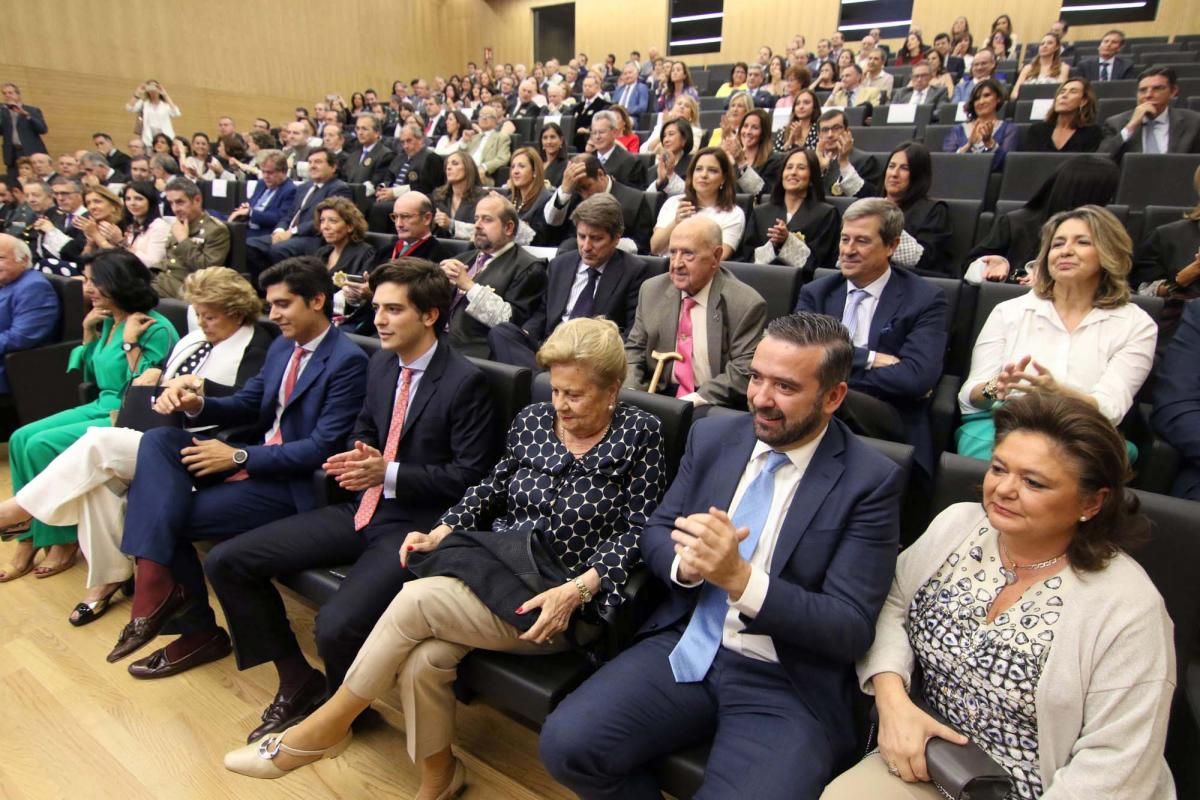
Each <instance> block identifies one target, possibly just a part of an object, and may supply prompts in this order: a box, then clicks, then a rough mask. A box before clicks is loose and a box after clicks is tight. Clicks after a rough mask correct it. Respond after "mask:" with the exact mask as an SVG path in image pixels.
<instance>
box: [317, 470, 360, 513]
mask: <svg viewBox="0 0 1200 800" xmlns="http://www.w3.org/2000/svg"><path fill="white" fill-rule="evenodd" d="M312 489H313V497H314V498H316V501H317V508H322V507H324V506H333V505H337V504H338V503H345V502H348V501H350V500H353V499H354V493H353V492H350V491H347V490H345V489H343V488H342V487H341V486H339V485H338V482H337V481H336V480H334V479H333V477H332V476H330V475H329V473H327V472H326V471H325V470H323V469H318V470H315V471H314V472H313V475H312Z"/></svg>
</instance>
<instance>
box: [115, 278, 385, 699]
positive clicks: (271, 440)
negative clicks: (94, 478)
mask: <svg viewBox="0 0 1200 800" xmlns="http://www.w3.org/2000/svg"><path fill="white" fill-rule="evenodd" d="M259 284H260V286H261V287H262V288H263V289H264V290H265V291H266V294H267V303H268V304H269V305H270V308H271V320H272V321H273V322H274V323H275V324H276V325H278V326H279V330H280V333H281V334H282V335H281V336H279V338H277V339H276V340H275V341H274V342H273V343H272V344H271V349H270V350H269V351H268V352H267V359H266V363H265V364H264V365H263V368H262V371H261V372H259V373H258V375H256V376H255V377H253V378H251V379H250V381H249V382H248V383H247V384H246V385H245V386H244V387H242V389H241V390H239V391H238V392H237V393H236V394H234V395H232V396H230V397H209V398H204V397H201V396H198V395H197V394H195V393H194V392H193V390H192V389H189V388H185V387H182V386H179V387H173V388H169V389H167V390H166V391H165V392H163V394H162V395H161V396H160V397H159V399H158V401H157V405H156V409H157V410H159V411H160V412H162V413H170V412H175V411H183V412H184V413H185V414H187V415H188V416H189V417H190V418H191V419H192V420H193V422H194V424H195V425H206V424H211V425H219V426H221V427H224V428H227V429H229V428H234V427H237V428H238V432H237V434H236V435H237V438H238V441H241V442H246V444H244V445H241V444H227V443H226V442H223V441H221V440H220V439H215V438H201V437H194V436H193V435H192V434H190V433H188V432H187V431H184V430H181V429H179V428H156V429H154V430H151V431H149V432H148V433H146V435H145V436H143V437H142V442H141V445H140V446H139V448H138V460H137V466H138V470H139V472H140V474H139V475H137V477H135V478H134V480H133V482H132V483H131V484H130V487H129V495H128V506H127V510H126V515H125V532H124V540H123V542H122V544H121V548H122V550H123V551H124V552H125V554H126V555H129V556H132V557H133V558H135V559H136V560H137V590H136V592H135V593H134V597H133V611H132V620H131V621H130V622H129V624H128V625H126V626H125V628H124V630H122V631H121V636H120V638H119V639H118V640H117V644H116V646H115V647H114V648H113V650H112V652H111V653H109V655H108V660H109V661H117V660H119V659H121V658H124V657H125V656H127V655H129V654H130V653H132V652H134V651H135V650H137V649H139V648H141V647H142V646H143V645H145V644H147V643H148V642H149V641H150V640H151V639H153V638H154V637H155V636H157V635H158V634H159V632H160V631H161V630H162V628H163V626H164V625H166V624H167V623H168V622H173V627H174V629H175V632H177V633H181V634H183V635H182V636H181V637H180V638H179V639H178V640H176V641H174V642H172V643H171V644H170V645H168V646H167V647H165V648H162V649H160V650H157V651H155V652H154V653H152V654H151V655H149V656H147V657H146V658H143V659H141V660H139V661H135V662H134V663H133V664H131V665H130V667H129V671H130V673H131V674H132V675H133V676H134V677H135V678H158V677H164V676H167V675H174V674H175V673H178V672H182V671H184V670H186V669H190V668H191V667H194V666H197V665H199V664H203V663H206V662H208V661H214V660H216V659H218V658H222V657H224V656H226V655H228V654H229V650H230V645H229V636H228V635H227V634H226V633H225V631H223V630H222V629H221V628H219V627H217V623H216V618H215V617H214V616H213V612H212V609H211V608H210V607H209V605H208V601H207V590H206V588H205V585H204V573H203V571H202V570H201V568H200V561H199V559H198V557H197V555H196V550H195V548H194V547H193V545H192V542H194V541H196V540H201V539H207V540H220V539H228V538H230V537H232V536H236V535H238V534H240V533H242V532H244V531H247V530H250V529H251V528H257V527H258V526H260V525H264V524H266V523H268V522H271V521H273V520H277V519H280V518H282V517H287V516H291V515H293V514H295V513H297V512H299V511H308V510H309V509H311V508H312V507H313V506H314V497H313V492H312V474H313V471H314V470H316V469H317V468H318V467H320V466H321V464H323V463H324V462H325V460H326V459H327V458H329V457H330V456H331V455H333V454H334V453H335V452H337V451H338V450H339V449H340V448H341V446H342V444H343V443H344V442H345V440H346V436H347V435H348V434H349V433H350V430H351V427H352V426H353V424H354V419H355V417H356V416H357V415H358V412H359V409H361V408H362V403H363V396H364V394H365V390H366V369H367V357H366V355H365V354H364V353H363V351H362V349H361V348H360V347H359V346H358V345H356V344H355V343H354V342H352V341H350V340H349V339H347V338H346V337H345V336H344V335H342V334H341V333H340V332H339V331H338V329H337V328H336V327H334V326H333V325H332V324H330V321H329V319H330V311H331V303H332V300H331V298H332V297H333V291H334V289H333V285H332V282H331V280H330V277H329V273H328V271H327V270H326V269H325V265H324V264H323V263H322V262H321V261H320V260H319V259H316V258H309V257H302V258H294V259H289V260H287V261H284V262H281V263H279V264H277V265H276V266H275V267H273V268H271V269H268V270H267V271H266V272H264V273H263V274H262V277H261V278H260V280H259Z"/></svg>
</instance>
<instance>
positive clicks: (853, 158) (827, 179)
mask: <svg viewBox="0 0 1200 800" xmlns="http://www.w3.org/2000/svg"><path fill="white" fill-rule="evenodd" d="M850 165H851V166H853V167H854V169H855V170H856V171H857V172H858V174H859V177H861V178H862V179H863V187H862V188H861V189H859V190H858V194H856V195H854V196H855V197H875V196H876V195H878V194H879V189H878V188H876V187H878V186H879V182H880V180H879V179H880V178H881V177H882V176H883V165H880V163H879V161H878V159H876V158H875V156H873V155H870V154H869V153H864V152H863V151H862V150H859V149H857V148H856V149H854V150H851V151H850ZM841 174H842V173H841V172H839V171H838V167H837V164H830V165H829V169H827V170H826V171H825V173H824V174H823V175H822V176H821V184H822V186H823V187H824V189H825V196H826V197H833V196H836V194H835V192H834V191H833V187H834V184H836V183H837V182H838V178H839V177H841Z"/></svg>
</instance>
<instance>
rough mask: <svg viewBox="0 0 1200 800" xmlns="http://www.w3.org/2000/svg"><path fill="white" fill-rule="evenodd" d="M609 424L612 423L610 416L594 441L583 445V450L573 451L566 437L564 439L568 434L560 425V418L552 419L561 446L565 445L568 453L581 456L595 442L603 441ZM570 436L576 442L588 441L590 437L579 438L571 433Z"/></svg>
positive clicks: (595, 443)
mask: <svg viewBox="0 0 1200 800" xmlns="http://www.w3.org/2000/svg"><path fill="white" fill-rule="evenodd" d="M610 425H612V419H611V418H610V419H609V421H608V423H607V424H605V426H604V430H602V431H600V435H599V436H597V437H596V441H594V442H592V443H591V444H590V445H588V446H587V447H585V448H584V449H583V450H581V451H579V452H576V451H575V450H574V449H573V448H572V447H571V446H570V445H569V444H567V439H566V437H567V435H568V434H567V431H566V430H565V429H564V428H563V426H562V421H561V420H557V419H556V420H555V421H554V435H555V436H557V437H558V440H559V441H560V442H562V446H563V447H565V448H567V451H568V452H569V453H571V455H574V456H581V455H583V454H584V453H586V452H588V451H589V450H591V449H592V448H593V447H595V446H596V445H597V444H599V443H600V442H601V441H603V439H604V437H605V436H607V435H608V428H609V426H610ZM571 438H572V439H574V440H575V441H576V442H586V441H588V440H589V439H590V438H591V437H588V438H584V439H581V438H580V437H578V436H575V435H571Z"/></svg>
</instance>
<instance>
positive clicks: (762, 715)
mask: <svg viewBox="0 0 1200 800" xmlns="http://www.w3.org/2000/svg"><path fill="white" fill-rule="evenodd" d="M852 355H853V350H852V348H851V345H850V342H849V340H848V339H847V337H846V332H845V330H844V329H843V328H842V327H841V326H840V325H839V324H838V323H837V321H836V320H833V319H830V318H828V317H823V316H819V315H815V314H797V315H793V316H789V317H783V318H779V319H776V320H774V321H772V323H771V325H770V326H769V327H768V328H767V335H766V336H765V337H764V338H763V339H762V341H761V342H760V343H759V344H758V347H757V349H756V350H755V352H754V354H753V358H754V361H753V364H752V366H751V375H752V378H751V381H750V388H749V405H750V409H751V414H749V415H737V416H733V417H728V418H726V417H721V418H718V419H713V420H706V421H704V423H702V424H699V425H696V426H694V427H693V428H692V435H691V437H690V438H689V441H688V447H687V451H686V452H685V454H684V457H683V464H682V465H681V467H680V469H679V475H678V477H677V478H676V479H675V481H674V482H673V483H672V485H671V488H670V490H669V491H668V492H667V494H666V496H665V497H664V498H663V501H662V504H661V505H660V506H659V507H658V510H657V511H655V513H654V514H653V516H652V517H651V518H650V521H649V522H648V523H647V524H646V527H645V529H644V530H643V531H642V537H641V550H642V558H643V560H644V561H645V562H646V565H647V566H648V567H649V569H650V571H651V572H652V573H653V575H654V577H655V578H656V579H657V580H658V581H659V582H660V583H661V588H662V589H664V590H665V593H666V600H665V601H664V602H663V603H662V604H660V605H658V606H657V607H656V608H655V609H654V610H653V611H652V612H651V615H650V618H649V619H648V620H647V621H646V624H645V625H644V626H643V628H642V634H643V635H642V636H641V637H640V638H639V639H638V640H637V641H636V643H635V644H633V646H632V647H630V648H629V649H627V650H625V651H624V652H622V653H621V654H620V655H618V656H617V657H616V658H614V659H613V660H611V661H609V662H608V663H606V664H605V665H604V666H603V667H601V668H600V670H599V671H598V672H596V673H595V674H594V675H593V676H592V677H591V678H589V679H588V680H587V681H585V682H584V684H583V685H582V686H580V687H579V688H578V689H576V690H575V691H573V692H572V693H570V694H569V695H567V697H566V698H565V699H564V700H563V701H562V703H560V704H559V706H558V708H557V709H555V711H554V712H553V713H552V714H551V715H550V716H549V717H548V718H547V720H546V722H545V725H544V726H543V728H542V734H541V741H540V751H541V756H542V761H543V762H544V763H545V765H546V768H547V769H548V770H549V772H550V774H551V775H553V776H554V777H555V778H556V779H557V780H558V781H559V782H560V783H562V784H564V785H565V786H567V788H569V789H570V790H571V791H573V792H575V793H577V794H578V795H580V796H581V797H584V798H601V797H605V798H610V797H611V798H618V797H619V798H633V797H654V796H656V795H657V793H658V792H659V786H658V781H657V778H656V777H655V773H654V770H653V769H652V768H651V762H652V761H653V760H655V759H656V758H658V757H660V756H665V755H668V754H670V753H671V752H673V751H676V750H679V749H682V748H684V747H687V746H691V745H693V744H695V743H700V742H704V741H705V740H706V739H707V738H708V737H709V736H712V737H713V739H712V747H711V751H710V752H709V755H708V760H707V763H706V764H705V765H704V778H703V781H704V782H703V785H702V786H701V788H700V789H699V790H698V791H697V795H696V796H697V797H704V796H708V797H742V796H744V797H754V798H761V800H783V798H789V800H790V799H791V798H798V797H805V798H811V797H816V796H817V795H818V794H819V793H820V791H821V788H822V787H823V786H824V785H825V784H826V783H828V781H829V779H830V778H831V777H833V772H834V769H835V768H836V766H837V765H839V764H843V763H849V762H851V761H852V760H853V759H854V757H855V755H856V752H855V751H856V748H857V747H858V746H859V743H858V737H857V735H856V731H855V725H854V718H855V717H854V713H853V706H852V698H851V688H852V687H850V686H849V685H848V684H849V682H850V680H851V678H850V673H851V672H852V670H853V664H854V661H855V660H856V659H858V658H860V657H861V656H862V655H864V654H865V653H866V652H867V648H868V646H869V645H870V642H871V638H872V633H873V625H874V619H875V617H876V615H877V614H878V613H879V610H880V608H881V607H882V606H883V602H884V599H885V598H886V597H887V592H888V586H889V584H890V583H891V581H892V575H893V572H894V570H895V558H896V550H897V540H898V538H899V525H898V517H899V509H900V497H901V493H902V490H903V489H902V485H901V484H902V481H901V477H900V470H899V468H898V467H896V465H895V464H894V463H892V462H891V461H890V460H889V459H887V458H886V457H884V456H882V455H880V454H879V453H877V452H875V451H874V450H873V449H872V448H871V447H869V446H867V445H866V444H864V443H863V442H862V441H861V440H859V439H858V438H857V437H855V436H853V435H851V433H850V431H849V430H848V429H847V428H846V426H845V425H843V424H842V423H841V422H840V421H837V420H835V419H833V418H832V417H833V413H834V411H835V410H836V409H837V407H838V406H839V405H840V403H841V401H842V398H843V396H844V395H845V392H846V381H847V380H849V378H850V365H851V361H852ZM789 507H790V511H789V510H788V509H789ZM751 698H753V699H751Z"/></svg>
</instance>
